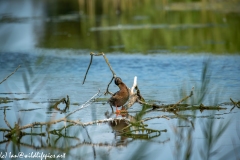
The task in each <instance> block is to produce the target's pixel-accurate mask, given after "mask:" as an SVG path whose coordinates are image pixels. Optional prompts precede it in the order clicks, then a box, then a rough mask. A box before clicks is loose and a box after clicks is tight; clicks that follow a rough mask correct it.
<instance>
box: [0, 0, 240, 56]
mask: <svg viewBox="0 0 240 160" xmlns="http://www.w3.org/2000/svg"><path fill="white" fill-rule="evenodd" d="M0 3H1V5H0V6H1V7H0V10H1V11H0V24H1V28H0V36H1V40H0V47H1V51H7V50H9V48H16V49H19V48H26V49H29V48H47V49H88V50H91V51H92V50H97V51H99V52H100V51H103V52H124V53H136V52H141V53H160V54H164V53H172V52H183V53H199V52H201V53H209V52H210V53H217V54H226V53H239V51H240V45H239V44H240V30H239V26H240V9H239V8H240V1H239V0H192V1H191V0H141V1H139V0H128V1H125V0H114V1H113V0H104V1H101V0H51V1H48V0H41V1H40V0H35V1H30V0H22V1H17V0H7V1H6V0H2V1H1V2H0ZM20 42H21V43H20ZM16 44H18V45H16ZM14 45H15V46H16V47H14Z"/></svg>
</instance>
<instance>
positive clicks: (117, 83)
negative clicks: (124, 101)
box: [114, 77, 122, 86]
mask: <svg viewBox="0 0 240 160" xmlns="http://www.w3.org/2000/svg"><path fill="white" fill-rule="evenodd" d="M114 82H115V84H116V85H117V86H118V85H119V84H121V83H122V79H121V78H120V77H116V78H115V81H114Z"/></svg>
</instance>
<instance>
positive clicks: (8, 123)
mask: <svg viewBox="0 0 240 160" xmlns="http://www.w3.org/2000/svg"><path fill="white" fill-rule="evenodd" d="M4 121H5V123H6V125H7V126H8V128H10V129H12V127H11V126H10V124H9V123H8V121H7V119H6V108H4Z"/></svg>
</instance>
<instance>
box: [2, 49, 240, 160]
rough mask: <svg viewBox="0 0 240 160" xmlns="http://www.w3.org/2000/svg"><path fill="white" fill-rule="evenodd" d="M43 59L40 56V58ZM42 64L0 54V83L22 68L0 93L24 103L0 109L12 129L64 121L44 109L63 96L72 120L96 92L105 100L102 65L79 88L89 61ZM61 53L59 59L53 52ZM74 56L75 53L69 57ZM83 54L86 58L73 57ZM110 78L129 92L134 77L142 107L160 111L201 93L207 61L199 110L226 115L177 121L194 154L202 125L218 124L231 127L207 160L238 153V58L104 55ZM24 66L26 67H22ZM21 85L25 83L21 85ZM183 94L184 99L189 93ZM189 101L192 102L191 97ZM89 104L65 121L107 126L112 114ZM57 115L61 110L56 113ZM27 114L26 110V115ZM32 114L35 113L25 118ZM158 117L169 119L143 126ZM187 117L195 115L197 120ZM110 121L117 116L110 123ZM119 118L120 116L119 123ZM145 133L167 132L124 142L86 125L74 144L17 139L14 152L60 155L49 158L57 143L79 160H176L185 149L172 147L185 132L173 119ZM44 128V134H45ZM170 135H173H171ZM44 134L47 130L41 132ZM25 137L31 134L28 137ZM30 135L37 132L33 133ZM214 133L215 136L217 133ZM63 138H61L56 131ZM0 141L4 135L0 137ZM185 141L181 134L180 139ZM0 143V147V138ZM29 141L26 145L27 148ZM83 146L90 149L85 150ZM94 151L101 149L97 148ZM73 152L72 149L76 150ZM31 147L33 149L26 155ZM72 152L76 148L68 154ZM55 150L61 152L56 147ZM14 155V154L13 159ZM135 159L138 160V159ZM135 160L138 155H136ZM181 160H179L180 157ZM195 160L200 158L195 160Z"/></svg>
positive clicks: (75, 131)
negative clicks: (194, 91) (145, 103)
mask: <svg viewBox="0 0 240 160" xmlns="http://www.w3.org/2000/svg"><path fill="white" fill-rule="evenodd" d="M41 52H42V51H41ZM46 52H48V54H46V55H44V56H41V57H39V56H36V55H38V54H39V53H40V51H38V54H36V53H29V54H27V53H12V54H11V55H9V54H1V61H0V62H1V63H0V64H1V66H0V67H1V77H5V76H6V75H8V74H9V73H10V72H12V71H13V70H14V69H15V68H16V66H18V65H19V64H21V65H22V66H21V68H20V69H19V70H18V71H17V72H16V73H15V74H14V75H13V76H11V77H10V78H9V79H8V80H7V81H5V82H3V83H2V84H1V85H0V91H1V92H0V93H1V97H9V98H19V99H21V98H28V99H27V100H13V102H11V103H6V104H5V103H2V104H0V107H1V110H2V112H0V115H1V117H2V118H3V115H4V114H3V108H4V107H7V109H8V110H7V114H6V116H7V119H8V121H9V123H10V124H11V125H14V123H15V122H17V121H18V120H19V118H20V119H21V124H22V125H26V124H29V123H31V122H35V121H40V122H44V121H47V120H50V119H51V118H52V119H53V118H54V119H58V118H61V117H63V116H64V114H60V112H58V111H56V110H49V105H50V104H51V101H52V100H54V99H61V98H63V97H66V95H69V97H70V101H71V105H70V110H69V111H68V113H69V112H71V111H73V110H75V109H77V108H78V107H79V105H80V104H83V103H84V102H85V101H87V100H88V99H90V98H91V97H92V96H93V95H94V94H95V93H97V91H98V89H100V90H101V93H103V92H104V91H105V89H106V86H107V84H108V82H109V80H110V78H111V72H110V70H109V69H108V67H107V65H106V63H105V61H104V59H103V58H102V57H94V60H93V64H92V66H91V69H90V71H89V74H88V77H87V79H86V82H85V84H84V85H82V80H83V77H84V74H85V71H86V68H87V65H88V63H89V59H90V56H88V55H81V54H80V55H72V56H59V55H58V54H54V52H53V51H52V50H44V53H46ZM58 52H60V51H58ZM67 52H70V51H67V50H66V51H64V52H63V51H61V52H60V53H67ZM73 52H74V51H73ZM79 52H85V51H79ZM107 57H108V59H109V61H110V63H111V65H112V67H113V69H114V71H115V72H116V74H117V75H118V76H120V77H121V78H122V79H123V80H124V82H125V83H126V84H127V85H128V86H129V87H131V85H132V83H133V77H134V76H137V77H138V85H139V88H140V90H141V93H142V95H143V96H144V98H145V99H147V100H155V101H160V102H161V103H164V104H171V103H175V102H177V101H178V100H180V99H181V96H180V94H179V89H181V88H184V89H186V92H190V90H191V89H190V88H191V87H192V86H195V88H197V87H199V84H200V83H201V82H200V80H201V74H202V67H203V62H204V61H206V59H209V60H210V61H209V62H210V65H209V69H210V71H211V81H210V84H209V92H207V93H206V94H207V96H206V98H205V100H204V101H203V103H204V104H205V105H208V104H210V105H211V104H213V103H214V102H215V100H217V103H218V104H221V103H224V104H222V107H224V108H227V109H226V110H222V111H216V112H212V111H204V112H202V113H201V112H199V111H197V112H196V113H194V112H192V111H185V112H179V114H182V115H186V117H187V119H189V120H194V126H195V129H194V130H193V131H192V133H191V134H192V142H193V148H194V149H196V148H202V149H203V151H204V150H205V149H204V148H205V145H206V144H205V143H204V142H205V141H204V140H205V139H206V137H205V136H204V135H203V132H202V129H203V128H204V127H206V124H207V123H208V122H209V121H211V120H212V118H213V120H214V125H213V128H215V127H216V128H219V127H218V126H219V125H220V124H221V123H225V122H227V121H228V120H230V124H228V127H227V129H226V130H224V132H223V134H222V136H221V137H219V138H218V140H217V141H216V143H214V145H213V146H212V148H211V149H212V151H214V150H216V149H217V154H214V155H213V156H212V157H213V158H214V159H215V158H217V159H219V158H222V157H224V156H228V154H230V155H231V157H232V158H234V157H235V156H237V155H238V153H236V154H234V153H235V152H234V149H238V147H239V145H240V143H239V142H240V141H239V137H238V136H239V131H238V130H239V127H238V125H237V124H238V123H239V119H238V117H239V114H240V111H239V109H237V108H235V109H234V110H232V111H231V112H230V109H231V108H232V105H228V103H226V102H230V100H229V98H232V99H234V100H238V98H239V94H240V88H239V86H240V76H239V74H238V73H239V70H240V65H239V63H237V62H238V61H239V60H240V57H239V56H211V55H208V56H206V55H192V56H191V55H190V56H189V55H140V54H139V55H138V54H137V55H121V54H111V55H107ZM26 64H27V65H26ZM24 77H25V78H24ZM117 89H118V88H117V87H116V86H114V85H113V84H112V85H111V87H110V90H111V91H112V92H114V91H116V90H117ZM187 94H188V93H187ZM100 97H101V98H108V97H109V96H104V95H103V94H102V95H101V96H100ZM193 98H194V97H193ZM105 102H106V101H103V103H102V102H101V103H99V102H95V103H93V104H91V105H90V106H89V107H87V108H85V109H83V110H81V111H78V112H77V113H75V114H73V115H72V116H71V117H70V119H73V120H76V119H80V120H81V121H82V122H90V121H93V120H101V119H106V116H105V112H106V111H109V112H111V108H110V107H109V105H108V104H105ZM59 107H62V108H63V107H64V105H60V106H59ZM27 109H30V110H27ZM31 109H36V110H31ZM140 110H141V105H139V104H135V105H133V106H132V108H131V109H130V110H129V111H130V115H132V116H134V115H135V114H136V113H135V112H134V113H131V112H133V111H140ZM157 115H166V116H174V114H173V113H168V112H157V111H155V112H149V113H147V114H145V115H144V116H143V117H142V118H146V117H152V116H157ZM190 115H196V116H197V117H196V119H192V118H193V117H192V116H190ZM112 117H113V118H115V116H112ZM120 118H121V116H120ZM146 124H148V127H149V128H152V129H157V130H165V129H167V132H162V133H161V135H160V136H158V137H155V138H153V139H149V140H141V139H133V138H126V137H121V136H116V135H115V134H116V133H115V132H114V130H113V129H112V128H111V127H110V126H109V125H108V124H101V125H92V126H88V127H86V130H87V131H88V134H89V136H88V134H87V132H86V130H85V129H84V128H82V127H80V126H75V127H72V128H69V129H67V136H69V137H70V136H72V137H75V138H69V137H68V138H67V137H66V138H63V137H62V138H60V137H58V136H56V135H51V134H50V139H49V140H48V139H47V137H40V136H32V137H31V136H25V137H24V138H22V139H21V143H22V144H21V147H20V151H23V152H24V153H30V152H36V147H40V148H39V149H38V150H37V151H41V152H44V153H48V152H51V153H55V154H57V153H58V154H59V153H62V152H66V151H62V150H61V149H54V151H51V148H50V147H46V145H47V144H51V145H53V144H54V141H55V140H56V139H57V138H60V139H59V140H58V141H57V142H56V146H57V148H59V147H60V146H62V145H64V146H65V147H66V148H67V147H69V148H71V149H70V150H69V152H67V157H79V156H80V157H82V158H83V157H84V158H83V159H93V158H94V152H95V154H96V158H97V159H101V158H103V157H105V158H106V157H108V158H109V159H112V158H117V159H123V158H130V157H131V156H133V157H136V156H139V157H138V158H139V159H141V158H142V159H145V158H146V157H148V158H151V159H158V158H159V157H162V158H167V159H174V158H175V157H176V156H177V153H181V154H183V153H184V147H186V146H187V143H188V141H187V140H186V139H184V140H182V141H181V142H182V143H185V145H184V144H182V148H181V150H180V152H177V151H178V150H177V149H176V142H178V140H179V137H178V135H176V134H175V132H174V131H175V129H177V130H181V129H183V130H184V132H186V131H188V130H189V128H192V127H191V124H190V123H189V122H181V121H180V119H179V118H174V117H172V118H171V119H170V120H166V119H153V120H151V121H147V122H146ZM62 126H64V124H63V123H59V124H56V125H53V126H52V129H54V128H56V129H57V128H61V127H62ZM6 127H7V126H6V124H5V123H4V121H3V120H2V121H1V128H6ZM43 128H44V127H43ZM174 128H175V129H174ZM42 130H43V132H45V129H42ZM26 131H28V132H30V130H26ZM33 131H35V132H37V131H38V132H40V129H39V128H35V129H34V130H33ZM215 131H216V130H215ZM62 133H63V134H64V131H62ZM1 134H3V133H1ZM184 134H186V133H184ZM1 137H2V138H1V140H4V139H5V138H3V136H2V135H1ZM29 139H31V142H29ZM87 142H88V143H87ZM100 144H105V145H103V146H99V145H100ZM75 145H76V146H75ZM0 146H1V151H2V152H5V151H8V152H9V151H12V147H13V146H12V143H10V145H6V143H2V144H1V145H0ZM32 146H34V147H35V148H34V147H32ZM74 146H75V147H74ZM60 148H61V147H60ZM18 151H19V150H18V149H16V152H18ZM139 151H141V154H139V153H138V152H139ZM136 153H138V154H137V155H135V154H136ZM199 154H200V152H199V151H195V150H193V152H192V157H198V156H199ZM181 156H183V155H181ZM199 159H201V158H199Z"/></svg>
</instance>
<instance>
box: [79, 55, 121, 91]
mask: <svg viewBox="0 0 240 160" xmlns="http://www.w3.org/2000/svg"><path fill="white" fill-rule="evenodd" d="M90 55H91V59H90V62H89V65H88V68H87V71H86V74H85V76H84V79H83V83H82V84H84V82H85V80H86V78H87V74H88V71H89V69H90V66H91V64H92V60H93V56H103V58H104V59H105V61H106V63H107V65H108V67H109V69H110V70H111V72H112V74H113V77H112V79H111V81H110V82H109V83H108V86H107V89H106V92H105V93H104V95H106V94H110V95H112V94H113V93H111V92H110V91H109V90H108V88H109V85H110V84H111V83H112V81H113V79H114V78H116V77H117V76H116V74H115V72H114V71H113V69H112V67H111V65H110V63H109V61H108V59H107V57H106V55H105V54H104V53H103V52H101V53H98V54H95V53H93V52H91V53H90Z"/></svg>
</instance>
